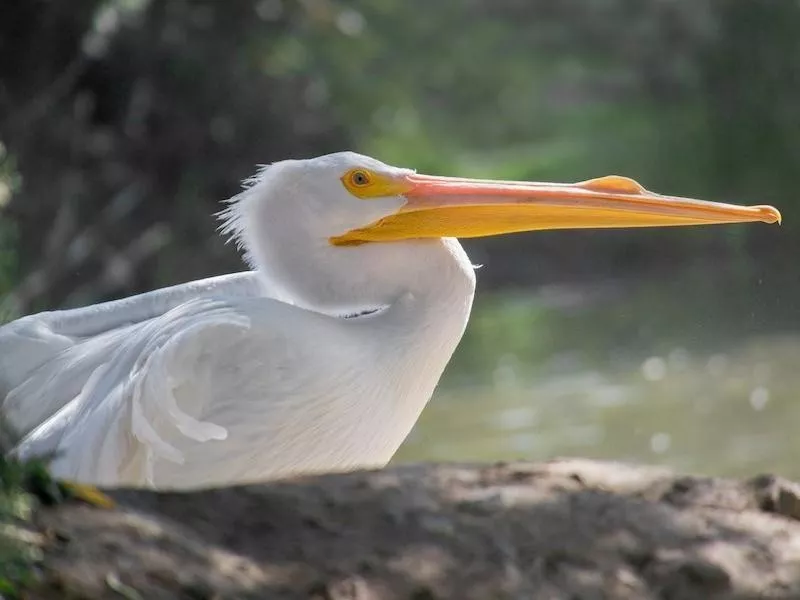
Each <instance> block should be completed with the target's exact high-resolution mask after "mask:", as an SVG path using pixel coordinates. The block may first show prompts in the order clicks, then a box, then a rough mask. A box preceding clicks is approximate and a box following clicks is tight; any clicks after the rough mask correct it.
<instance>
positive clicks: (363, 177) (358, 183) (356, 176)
mask: <svg viewBox="0 0 800 600" xmlns="http://www.w3.org/2000/svg"><path fill="white" fill-rule="evenodd" d="M371 183H372V178H371V177H370V175H369V173H367V172H366V171H363V170H361V169H357V170H355V171H353V172H351V173H350V184H351V185H352V186H353V187H357V188H363V187H366V186H368V185H369V184H371Z"/></svg>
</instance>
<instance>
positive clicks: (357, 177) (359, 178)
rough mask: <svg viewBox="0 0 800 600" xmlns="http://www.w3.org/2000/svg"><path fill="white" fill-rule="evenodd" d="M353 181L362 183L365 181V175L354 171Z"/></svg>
mask: <svg viewBox="0 0 800 600" xmlns="http://www.w3.org/2000/svg"><path fill="white" fill-rule="evenodd" d="M355 181H356V183H357V184H358V185H364V184H365V183H367V176H366V175H364V174H363V173H356V175H355Z"/></svg>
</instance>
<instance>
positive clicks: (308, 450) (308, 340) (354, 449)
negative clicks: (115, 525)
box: [0, 151, 781, 489]
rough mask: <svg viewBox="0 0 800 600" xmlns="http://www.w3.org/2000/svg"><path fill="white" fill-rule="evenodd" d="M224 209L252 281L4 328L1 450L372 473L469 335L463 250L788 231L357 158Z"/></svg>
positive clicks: (673, 202)
mask: <svg viewBox="0 0 800 600" xmlns="http://www.w3.org/2000/svg"><path fill="white" fill-rule="evenodd" d="M217 216H218V217H219V219H220V225H219V231H220V234H221V235H223V236H225V237H227V238H228V239H229V240H232V241H233V242H235V244H236V245H237V246H238V248H239V249H240V250H241V251H242V253H243V258H244V261H245V263H246V265H247V268H246V269H244V270H242V271H240V272H236V273H229V274H223V275H218V276H214V277H210V278H208V279H202V280H198V281H192V282H188V283H184V284H180V285H175V286H171V287H166V288H162V289H158V290H155V291H150V292H146V293H143V294H140V295H136V296H132V297H128V298H123V299H119V300H112V301H109V302H104V303H100V304H96V305H92V306H87V307H83V308H74V309H66V310H53V311H46V312H41V313H38V314H32V315H27V316H23V317H21V318H19V319H17V320H15V321H11V322H10V323H7V324H6V325H4V326H3V327H2V328H0V401H1V402H2V405H0V413H2V415H3V416H4V418H5V419H6V420H7V421H8V423H9V424H10V425H11V427H12V428H13V429H14V430H15V431H16V432H17V433H18V435H19V441H18V443H17V444H16V446H15V447H14V448H13V450H12V451H11V454H12V455H14V456H16V457H20V458H23V459H24V458H26V457H36V456H50V457H52V458H51V463H50V468H51V470H52V472H53V474H54V475H55V476H57V477H60V478H63V479H68V480H70V481H74V482H79V483H81V484H86V485H98V486H112V487H113V486H132V487H147V488H156V489H196V488H204V487H205V488H207V487H218V486H225V485H232V484H241V483H251V482H257V481H265V480H270V479H278V478H285V477H292V476H295V475H303V474H312V473H326V472H340V471H350V470H354V469H362V468H381V467H383V466H385V465H386V464H387V463H388V462H389V460H390V459H391V458H392V456H393V455H394V453H395V451H396V450H397V449H398V447H399V446H400V445H401V444H402V442H403V440H404V439H405V438H406V436H407V435H408V434H409V432H410V431H411V429H412V427H413V426H414V424H415V422H416V421H417V418H418V417H419V415H420V413H421V411H422V410H423V408H424V407H425V405H426V403H427V402H428V400H429V399H430V398H431V396H432V394H433V392H434V389H435V387H436V385H437V383H438V381H439V378H440V376H441V375H442V373H443V371H444V369H445V367H446V365H447V364H448V362H449V360H450V358H451V356H452V354H453V352H454V350H455V348H456V346H457V345H458V343H459V341H460V339H461V337H462V335H463V333H464V331H465V328H466V327H467V323H468V320H469V317H470V312H471V309H472V302H473V297H474V294H475V288H476V274H475V269H474V266H473V265H472V263H471V262H470V260H469V258H468V256H467V254H466V253H465V251H464V250H463V248H462V246H461V245H460V244H459V242H458V238H474V237H483V236H490V235H500V234H507V233H513V232H526V231H535V230H546V229H580V228H623V227H625V228H626V227H656V226H683V225H703V224H712V223H740V222H753V221H761V222H765V223H779V222H780V220H781V215H780V213H779V212H778V210H777V209H776V208H774V207H772V206H739V205H732V204H723V203H715V202H708V201H701V200H694V199H688V198H682V197H676V196H665V195H660V194H656V193H654V192H650V191H648V190H647V189H645V188H644V187H642V186H641V185H640V184H639V183H637V182H636V181H634V180H632V179H629V178H626V177H621V176H614V175H612V176H605V177H600V178H596V179H590V180H587V181H582V182H579V183H571V184H566V183H545V182H525V181H500V180H489V179H470V178H462V177H446V176H436V175H424V174H419V173H417V172H416V171H415V170H412V169H407V168H400V167H393V166H390V165H388V164H385V163H383V162H381V161H379V160H377V159H374V158H371V157H368V156H364V155H361V154H357V153H354V152H349V151H348V152H337V153H333V154H328V155H324V156H319V157H316V158H311V159H290V160H284V161H279V162H275V163H272V164H270V165H267V166H263V167H261V168H260V170H259V171H258V172H257V174H256V175H255V176H253V177H252V178H251V179H249V180H246V181H245V182H244V184H243V186H242V189H241V190H240V192H239V193H238V194H236V195H235V196H234V197H233V198H231V199H229V200H227V201H226V204H225V205H224V208H223V209H222V210H221V211H220V212H219V213H218V215H217Z"/></svg>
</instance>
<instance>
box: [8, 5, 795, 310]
mask: <svg viewBox="0 0 800 600" xmlns="http://www.w3.org/2000/svg"><path fill="white" fill-rule="evenodd" d="M4 9H5V10H4V18H3V19H2V20H0V140H2V141H3V142H4V143H5V144H6V146H7V147H8V148H9V151H10V153H11V154H12V155H13V157H14V160H15V163H14V165H15V166H14V172H18V173H20V174H21V177H22V179H21V181H22V182H23V184H22V185H21V186H20V187H19V188H18V190H16V193H15V195H14V196H13V197H12V200H11V202H10V203H8V206H7V207H6V208H5V209H2V210H3V211H4V213H3V221H2V223H3V228H2V231H0V263H1V264H0V271H2V272H3V273H4V275H2V276H0V293H3V292H4V291H5V290H7V289H8V286H9V284H8V281H9V278H10V277H13V278H14V280H15V281H16V285H15V286H14V294H13V299H14V300H15V301H16V303H17V305H18V308H19V309H20V310H32V309H35V308H42V307H46V306H57V305H74V304H78V303H83V302H89V301H94V300H97V299H102V298H108V297H116V296H120V295H124V294H129V293H134V292H138V291H143V290H146V289H152V288H154V287H157V286H160V285H164V284H167V283H172V282H177V281H184V280H188V279H191V278H195V277H200V276H205V275H209V274H212V273H218V272H221V271H224V270H235V269H238V268H241V266H240V263H239V262H238V258H237V257H236V256H235V254H234V253H233V251H232V250H231V249H229V248H225V247H224V245H223V243H222V242H221V240H219V239H217V238H216V236H215V235H214V225H215V224H214V222H213V219H212V218H211V217H210V214H211V213H212V212H214V210H215V209H216V203H217V202H218V201H219V200H221V199H223V198H225V197H228V196H230V195H232V194H233V193H235V191H236V189H237V185H238V181H239V180H240V179H242V178H243V177H245V176H247V175H248V174H250V173H251V172H252V171H253V168H254V167H253V165H254V163H256V162H269V161H272V160H276V159H280V158H283V157H289V156H295V157H301V156H311V155H316V154H321V153H325V152H329V151H333V150H338V149H344V148H348V147H352V148H354V149H357V150H360V151H363V152H366V153H370V154H374V155H376V156H378V157H379V158H381V159H383V160H386V161H388V162H394V163H398V164H404V165H407V166H412V167H415V168H418V169H420V170H423V171H429V172H438V173H448V174H469V175H476V176H500V177H514V178H518V177H520V178H521V177H524V178H535V179H558V180H576V179H586V178H590V177H595V176H599V175H603V174H608V173H611V172H617V173H624V174H626V175H630V176H633V177H636V178H637V179H639V180H641V181H642V182H643V183H644V184H645V185H646V186H647V187H649V188H651V189H657V190H659V191H664V192H665V193H673V194H683V195H693V196H702V197H708V198H710V199H719V200H729V201H736V202H748V203H775V204H776V205H778V206H779V207H780V208H782V209H783V210H784V212H785V213H788V212H789V209H790V208H791V206H793V205H795V204H796V202H797V201H796V200H795V199H794V197H793V196H792V192H793V191H794V188H795V186H794V181H795V179H796V175H795V168H794V166H795V165H797V164H800V156H799V154H800V112H798V111H797V109H796V107H797V106H798V105H800V78H799V77H798V76H797V69H796V59H797V56H800V36H798V35H797V34H796V32H797V31H798V30H799V29H800V3H798V2H795V1H789V0H785V1H781V2H724V1H722V0H717V1H714V0H653V1H651V2H647V3H643V2H638V1H637V0H580V1H578V0H562V1H560V2H551V1H549V0H440V1H439V2H437V3H431V2H422V1H421V0H409V1H404V0H351V1H345V0H339V1H335V0H229V1H228V2H226V3H219V2H214V1H213V0H164V1H161V2H148V1H147V0H74V1H73V2H70V3H64V2H47V1H45V0H6V2H5V4H4ZM792 203H795V204H792ZM797 222H798V221H797V220H796V219H791V218H787V223H786V225H785V226H784V228H783V230H782V231H780V233H775V230H774V229H773V228H769V231H767V229H768V228H764V227H756V226H745V227H738V226H737V227H724V228H718V229H713V230H710V229H706V228H703V229H701V230H682V231H680V232H675V231H669V232H667V231H657V232H654V231H632V232H626V234H625V235H620V234H618V233H615V232H608V231H597V232H587V231H581V232H568V233H561V232H553V233H541V234H538V235H529V236H509V237H506V238H500V239H497V240H486V241H480V242H471V243H470V245H469V246H470V251H471V254H472V256H473V258H474V259H475V260H476V262H480V263H492V268H491V269H488V270H487V272H486V273H485V274H484V276H483V280H484V282H486V283H490V284H505V283H510V282H511V283H515V284H529V283H532V282H538V281H542V280H546V279H549V278H554V277H555V278H559V277H562V278H563V277H568V278H569V277H578V276H586V277H596V276H598V274H599V275H603V274H606V275H607V274H612V275H613V274H615V273H618V272H620V271H621V270H623V269H625V270H631V269H633V270H636V269H640V270H641V269H645V268H647V269H651V268H653V267H658V266H666V265H669V264H670V263H673V262H675V261H678V260H684V259H687V258H689V257H690V256H691V255H692V254H693V253H698V252H703V253H704V254H706V255H711V256H721V255H726V256H729V257H732V258H735V259H736V261H737V264H739V265H740V266H741V268H742V269H747V268H748V265H749V264H750V260H751V257H752V256H753V255H754V254H756V253H759V252H760V253H764V252H768V251H772V252H774V253H775V254H779V253H783V254H784V255H791V253H792V252H796V251H797V242H796V241H795V240H796V238H797V237H798V236H797V235H796V234H797V232H798V231H800V226H798V225H796V223H797ZM792 233H794V235H792ZM9 236H11V237H9ZM13 236H16V240H15V241H14V239H15V238H14V237H13ZM9 240H12V241H13V243H14V244H15V246H16V249H17V256H16V257H10V255H9V254H8V252H7V251H5V250H3V248H4V247H8V245H9V243H10V242H9ZM3 244H5V246H4V245H3ZM587 255H590V256H592V261H591V264H587V261H586V256H587ZM520 256H522V257H526V258H525V259H520V258H519V257H520ZM528 256H533V257H537V258H538V257H547V259H544V258H541V259H537V260H533V261H532V260H529V259H528V258H527V257H528ZM9 257H10V258H9ZM553 257H557V259H556V258H553ZM493 259H494V260H493ZM15 265H16V268H17V270H16V271H14V266H15ZM8 273H12V275H8ZM16 273H19V274H21V275H23V276H21V277H18V276H17V275H16Z"/></svg>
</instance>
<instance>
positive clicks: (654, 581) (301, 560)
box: [28, 460, 800, 600]
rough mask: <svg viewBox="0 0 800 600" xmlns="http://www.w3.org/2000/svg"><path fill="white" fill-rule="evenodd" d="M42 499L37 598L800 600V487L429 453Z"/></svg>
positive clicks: (582, 463)
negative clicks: (110, 505)
mask: <svg viewBox="0 0 800 600" xmlns="http://www.w3.org/2000/svg"><path fill="white" fill-rule="evenodd" d="M111 495H112V496H113V497H114V498H115V499H116V500H117V501H118V503H119V508H117V509H114V510H102V509H97V508H92V507H89V506H85V505H81V504H77V503H67V504H62V505H59V506H56V507H53V508H47V509H41V510H39V511H38V512H37V515H36V517H35V519H34V524H35V531H33V532H32V535H33V536H35V537H36V538H37V539H38V543H39V544H40V545H41V546H42V549H43V555H44V559H43V561H42V564H41V569H40V572H39V575H38V577H37V580H38V583H37V584H36V585H35V586H34V587H35V589H33V590H31V593H30V594H29V596H28V597H30V598H43V599H50V598H53V599H55V598H59V599H61V598H91V599H98V598H114V599H117V600H119V599H120V598H129V599H130V598H141V599H143V600H155V599H159V598H187V599H190V598H191V599H222V598H253V599H256V598H258V599H272V598H275V599H287V600H288V599H308V598H314V599H319V600H344V599H353V600H356V599H357V600H372V599H374V600H434V599H442V600H443V599H452V600H472V599H475V600H489V599H492V600H493V599H505V598H508V599H512V598H513V599H522V598H542V599H548V600H550V599H561V598H564V599H570V600H579V599H584V598H587V599H590V598H592V599H593V598H619V599H628V598H630V599H636V600H646V599H649V598H653V599H655V598H658V599H675V600H678V599H680V600H688V599H694V598H697V599H698V600H700V599H703V600H709V599H716V598H719V599H721V598H726V599H728V598H737V599H742V600H744V599H748V600H749V599H756V598H773V599H789V598H800V522H798V521H797V520H796V518H797V517H798V515H800V500H798V493H797V491H796V488H795V485H794V484H792V483H791V482H787V481H783V480H780V479H777V478H773V477H769V476H762V477H758V478H755V479H753V480H749V481H733V480H724V479H715V478H700V477H686V476H675V475H674V474H672V473H670V472H668V471H664V470H659V469H653V468H644V467H632V466H626V465H621V464H615V463H602V462H594V461H585V460H558V461H553V462H549V463H544V464H530V463H513V464H500V465H492V466H472V465H414V466H403V467H396V468H390V469H386V470H383V471H378V472H359V473H351V474H342V475H325V476H320V477H309V478H302V479H297V480H292V481H283V482H274V483H270V484H265V485H255V486H246V487H237V488H229V489H219V490H213V491H203V492H196V493H151V492H144V491H130V490H118V491H114V492H112V493H111Z"/></svg>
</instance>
